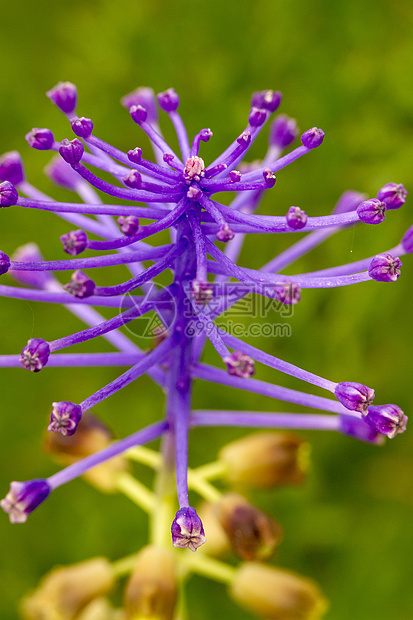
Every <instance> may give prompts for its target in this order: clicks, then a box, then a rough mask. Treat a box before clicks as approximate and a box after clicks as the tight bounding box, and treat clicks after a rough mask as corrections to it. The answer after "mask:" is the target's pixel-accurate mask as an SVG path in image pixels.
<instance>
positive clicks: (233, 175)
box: [229, 170, 242, 183]
mask: <svg viewBox="0 0 413 620" xmlns="http://www.w3.org/2000/svg"><path fill="white" fill-rule="evenodd" d="M241 177H242V174H241V172H240V171H239V170H231V172H230V173H229V178H230V180H231V181H232V182H233V183H239V182H240V181H241Z"/></svg>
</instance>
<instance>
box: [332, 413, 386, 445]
mask: <svg viewBox="0 0 413 620" xmlns="http://www.w3.org/2000/svg"><path fill="white" fill-rule="evenodd" d="M339 430H340V433H342V434H343V435H348V436H349V437H353V438H354V439H358V440H359V441H367V442H368V443H374V444H376V445H380V444H382V443H383V442H384V441H385V440H384V437H383V435H381V434H380V433H378V432H377V431H376V430H374V429H373V428H372V427H371V426H369V425H368V424H366V422H364V420H360V418H357V417H356V416H354V415H345V414H341V415H340V429H339Z"/></svg>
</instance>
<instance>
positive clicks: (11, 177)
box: [0, 151, 25, 185]
mask: <svg viewBox="0 0 413 620" xmlns="http://www.w3.org/2000/svg"><path fill="white" fill-rule="evenodd" d="M24 177H25V175H24V168H23V162H22V158H21V157H20V153H19V152H18V151H9V152H8V153H4V155H2V156H1V157H0V181H9V182H10V183H13V185H18V184H19V183H21V182H22V181H24Z"/></svg>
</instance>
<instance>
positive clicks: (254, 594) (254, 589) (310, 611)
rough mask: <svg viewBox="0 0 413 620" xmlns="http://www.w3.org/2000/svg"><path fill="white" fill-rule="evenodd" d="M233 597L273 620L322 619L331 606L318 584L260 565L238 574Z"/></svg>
mask: <svg viewBox="0 0 413 620" xmlns="http://www.w3.org/2000/svg"><path fill="white" fill-rule="evenodd" d="M230 594H231V596H232V598H233V599H234V600H235V601H236V602H237V603H238V604H239V605H241V606H242V607H245V608H246V609H248V610H250V611H252V612H253V613H255V614H258V615H259V616H262V617H265V618H268V619H271V620H287V619H288V620H319V619H320V618H322V617H323V615H324V613H325V612H326V610H327V607H328V603H327V601H326V599H325V598H324V596H323V594H322V593H321V591H320V589H319V587H318V585H317V584H316V583H315V581H312V580H311V579H307V578H305V577H302V576H301V575H297V574H295V573H292V572H288V571H284V570H280V569H278V568H275V567H272V566H265V565H263V564H258V563H256V562H249V563H247V564H244V565H242V566H241V567H240V568H239V569H238V570H237V571H236V573H235V577H234V579H233V581H232V583H231V585H230Z"/></svg>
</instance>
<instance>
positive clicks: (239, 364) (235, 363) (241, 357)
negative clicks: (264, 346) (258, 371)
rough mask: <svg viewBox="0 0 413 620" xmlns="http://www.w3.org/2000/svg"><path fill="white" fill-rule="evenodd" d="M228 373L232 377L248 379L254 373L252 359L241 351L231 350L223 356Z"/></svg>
mask: <svg viewBox="0 0 413 620" xmlns="http://www.w3.org/2000/svg"><path fill="white" fill-rule="evenodd" d="M224 362H225V363H226V365H227V370H228V374H230V375H232V376H234V377H241V378H242V379H248V378H249V377H252V375H253V374H254V373H255V365H254V360H253V359H251V358H250V357H249V356H248V355H245V353H242V351H233V352H232V353H231V355H228V356H227V357H224Z"/></svg>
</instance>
